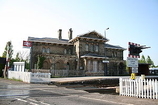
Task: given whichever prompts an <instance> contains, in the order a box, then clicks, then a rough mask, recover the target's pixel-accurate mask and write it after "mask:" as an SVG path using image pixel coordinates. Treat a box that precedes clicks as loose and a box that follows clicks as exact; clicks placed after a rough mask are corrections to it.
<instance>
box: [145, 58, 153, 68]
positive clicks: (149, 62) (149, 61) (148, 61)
mask: <svg viewBox="0 0 158 105" xmlns="http://www.w3.org/2000/svg"><path fill="white" fill-rule="evenodd" d="M146 62H147V63H148V64H151V66H152V65H153V66H154V62H153V61H152V60H151V58H150V56H148V57H147V59H146Z"/></svg>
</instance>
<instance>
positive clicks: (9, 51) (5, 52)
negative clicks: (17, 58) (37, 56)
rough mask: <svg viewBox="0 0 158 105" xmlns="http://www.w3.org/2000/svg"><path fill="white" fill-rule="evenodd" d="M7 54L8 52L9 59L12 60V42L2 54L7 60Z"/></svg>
mask: <svg viewBox="0 0 158 105" xmlns="http://www.w3.org/2000/svg"><path fill="white" fill-rule="evenodd" d="M7 52H8V58H9V59H12V56H13V45H12V42H11V41H8V42H7V44H6V47H5V49H4V52H3V54H2V57H4V58H6V57H7Z"/></svg>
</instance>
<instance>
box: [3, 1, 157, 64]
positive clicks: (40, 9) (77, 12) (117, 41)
mask: <svg viewBox="0 0 158 105" xmlns="http://www.w3.org/2000/svg"><path fill="white" fill-rule="evenodd" d="M108 27H109V30H107V31H106V37H107V38H108V39H109V42H108V43H109V44H112V45H119V46H121V47H123V48H126V49H127V50H126V51H124V60H126V59H127V56H128V42H133V43H137V44H140V45H146V46H147V47H151V48H149V49H144V50H143V52H142V53H141V55H144V56H145V57H146V58H147V56H150V58H151V59H152V60H153V61H154V64H155V65H158V47H157V45H158V0H0V36H1V44H0V56H1V55H2V53H3V51H4V49H5V46H6V43H7V42H8V41H11V42H12V44H13V50H14V55H15V54H16V53H17V52H29V49H26V48H23V46H22V42H23V40H27V38H28V37H29V36H32V37H52V38H57V37H58V33H57V32H58V30H59V29H62V37H63V38H64V39H68V30H69V29H70V28H72V30H73V38H75V37H76V36H77V35H81V34H84V33H87V32H90V31H94V30H95V31H97V32H98V33H100V34H101V35H103V36H104V31H105V29H106V28H108Z"/></svg>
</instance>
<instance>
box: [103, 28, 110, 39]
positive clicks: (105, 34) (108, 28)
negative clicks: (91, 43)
mask: <svg viewBox="0 0 158 105" xmlns="http://www.w3.org/2000/svg"><path fill="white" fill-rule="evenodd" d="M107 30H109V27H108V28H106V29H105V31H104V36H105V38H106V31H107Z"/></svg>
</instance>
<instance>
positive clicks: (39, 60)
mask: <svg viewBox="0 0 158 105" xmlns="http://www.w3.org/2000/svg"><path fill="white" fill-rule="evenodd" d="M44 60H45V57H43V56H38V58H37V69H41V68H42V67H43V62H44Z"/></svg>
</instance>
